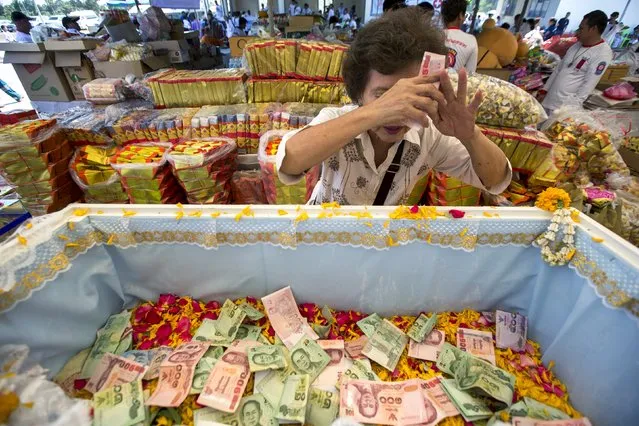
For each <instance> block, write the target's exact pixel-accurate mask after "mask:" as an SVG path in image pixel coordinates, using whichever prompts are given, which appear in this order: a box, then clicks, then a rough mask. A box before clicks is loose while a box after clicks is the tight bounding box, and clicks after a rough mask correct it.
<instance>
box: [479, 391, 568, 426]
mask: <svg viewBox="0 0 639 426" xmlns="http://www.w3.org/2000/svg"><path fill="white" fill-rule="evenodd" d="M503 416H507V417H508V418H513V417H531V418H533V419H537V420H566V419H570V416H569V415H568V414H566V413H564V412H563V411H561V410H559V409H557V408H555V407H551V406H549V405H546V404H544V403H542V402H539V401H537V400H534V399H532V398H529V397H524V399H521V400H519V401H517V402H516V403H514V404H513V405H511V406H510V407H508V408H505V409H503V410H501V411H498V412H496V413H495V414H494V415H493V417H491V418H490V420H489V421H488V424H487V425H486V426H492V425H494V424H496V423H497V421H498V420H499V419H501V418H502V417H503Z"/></svg>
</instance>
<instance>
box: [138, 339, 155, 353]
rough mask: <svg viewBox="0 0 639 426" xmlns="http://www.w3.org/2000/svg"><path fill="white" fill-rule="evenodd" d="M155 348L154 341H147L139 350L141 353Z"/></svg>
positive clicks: (141, 344)
mask: <svg viewBox="0 0 639 426" xmlns="http://www.w3.org/2000/svg"><path fill="white" fill-rule="evenodd" d="M152 347H153V340H145V341H144V342H142V343H140V346H138V349H140V350H141V351H145V350H147V349H151V348H152Z"/></svg>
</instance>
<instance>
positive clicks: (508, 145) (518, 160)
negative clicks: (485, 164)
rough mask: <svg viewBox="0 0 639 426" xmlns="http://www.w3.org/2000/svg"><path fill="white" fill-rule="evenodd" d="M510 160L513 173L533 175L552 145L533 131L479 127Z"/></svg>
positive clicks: (542, 134) (538, 132)
mask: <svg viewBox="0 0 639 426" xmlns="http://www.w3.org/2000/svg"><path fill="white" fill-rule="evenodd" d="M479 128H480V129H481V132H482V133H483V134H484V135H485V136H486V137H487V138H488V139H490V140H491V141H493V142H494V143H495V145H497V146H498V147H499V148H500V149H501V150H502V151H503V152H504V154H506V157H508V159H509V160H510V164H511V165H512V167H513V170H514V171H519V172H524V173H533V172H534V171H535V170H536V169H537V167H539V166H540V165H541V164H542V163H543V161H544V160H545V159H546V158H547V157H548V156H549V155H550V151H551V149H552V147H553V143H552V142H551V141H550V140H549V139H548V137H547V136H546V135H545V134H544V133H542V132H540V131H538V130H535V129H509V128H505V127H488V126H479Z"/></svg>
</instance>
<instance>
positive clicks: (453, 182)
mask: <svg viewBox="0 0 639 426" xmlns="http://www.w3.org/2000/svg"><path fill="white" fill-rule="evenodd" d="M480 196H481V189H479V188H475V187H474V186H472V185H467V184H465V183H464V182H462V181H461V180H459V179H457V178H454V177H451V176H448V175H447V174H445V173H442V172H436V171H431V176H430V181H429V183H428V204H429V205H431V206H478V205H479V199H480Z"/></svg>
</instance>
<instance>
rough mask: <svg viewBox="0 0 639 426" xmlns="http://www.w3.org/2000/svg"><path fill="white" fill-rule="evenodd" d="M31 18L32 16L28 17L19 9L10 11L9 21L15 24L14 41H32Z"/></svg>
mask: <svg viewBox="0 0 639 426" xmlns="http://www.w3.org/2000/svg"><path fill="white" fill-rule="evenodd" d="M32 20H33V18H29V17H28V16H27V15H25V14H24V13H22V12H20V11H17V10H16V11H13V12H11V22H13V23H14V24H15V26H16V41H17V42H18V43H33V39H31V28H33V26H32V25H31V21H32Z"/></svg>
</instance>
